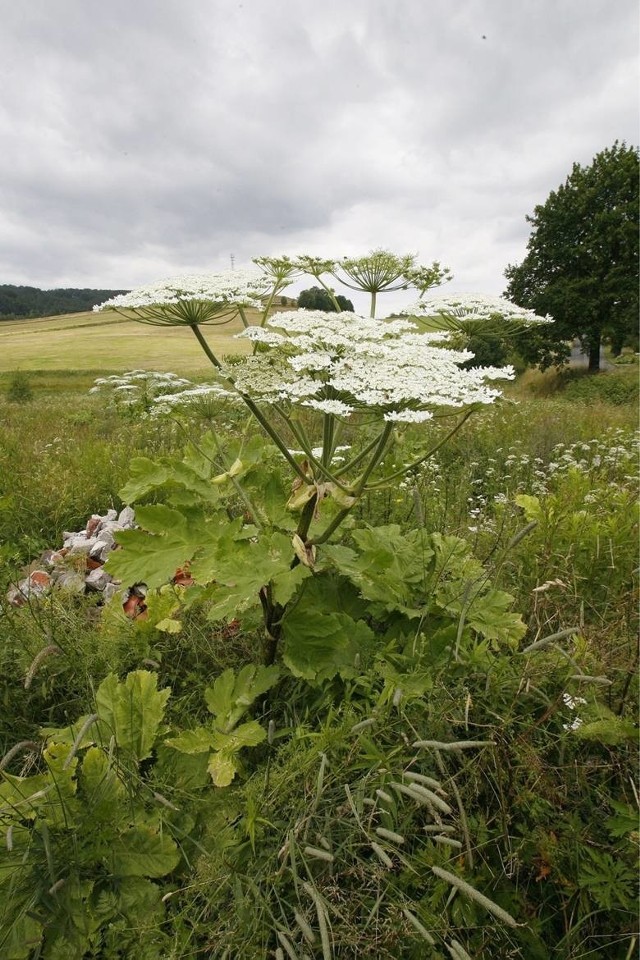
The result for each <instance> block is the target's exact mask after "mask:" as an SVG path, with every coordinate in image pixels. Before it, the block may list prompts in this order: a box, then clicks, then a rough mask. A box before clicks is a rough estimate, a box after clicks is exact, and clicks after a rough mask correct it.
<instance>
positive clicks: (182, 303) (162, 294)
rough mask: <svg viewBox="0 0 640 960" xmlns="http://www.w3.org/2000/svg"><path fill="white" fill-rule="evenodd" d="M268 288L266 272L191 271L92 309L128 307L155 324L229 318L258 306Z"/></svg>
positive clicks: (146, 320) (186, 323) (112, 299)
mask: <svg viewBox="0 0 640 960" xmlns="http://www.w3.org/2000/svg"><path fill="white" fill-rule="evenodd" d="M270 289H271V281H270V279H269V277H268V276H265V275H262V276H261V275H260V274H257V273H253V272H250V271H246V270H231V271H228V272H226V273H193V274H186V275H184V276H177V277H168V278H167V279H165V280H160V281H158V282H157V283H151V284H147V285H145V286H142V287H137V288H136V289H135V290H131V291H130V292H129V293H122V294H119V295H118V296H116V297H112V298H111V299H110V300H106V301H105V302H104V303H101V304H98V305H96V306H95V307H94V308H93V309H94V310H96V311H101V310H132V311H133V312H134V314H135V316H136V318H137V319H138V320H143V321H144V322H146V323H152V324H159V325H187V326H194V325H196V324H199V323H209V322H212V321H217V322H221V319H222V317H225V318H226V319H225V321H224V322H226V320H228V319H231V316H233V315H235V313H236V312H237V311H238V309H239V308H243V307H255V308H256V309H260V308H261V307H262V299H261V298H262V297H265V296H266V295H267V294H268V293H269V291H270Z"/></svg>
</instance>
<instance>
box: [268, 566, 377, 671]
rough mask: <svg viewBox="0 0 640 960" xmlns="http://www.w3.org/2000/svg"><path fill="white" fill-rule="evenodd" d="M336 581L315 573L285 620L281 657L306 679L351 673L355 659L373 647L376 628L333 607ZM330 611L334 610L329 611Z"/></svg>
mask: <svg viewBox="0 0 640 960" xmlns="http://www.w3.org/2000/svg"><path fill="white" fill-rule="evenodd" d="M334 599H335V594H334V581H333V580H332V578H330V577H326V576H322V575H320V576H315V577H313V578H312V579H311V580H307V581H306V583H305V584H304V587H303V590H302V593H301V596H300V599H299V600H298V601H297V602H296V603H295V604H293V606H292V607H291V609H289V610H288V611H287V612H286V613H285V615H284V617H283V619H282V637H283V650H282V656H283V659H284V662H285V663H286V664H287V666H288V667H289V669H290V670H291V672H292V673H294V674H295V675H296V676H298V677H304V678H305V679H307V680H320V679H327V678H331V677H333V676H335V675H336V673H340V674H341V675H342V676H351V675H353V673H354V668H355V664H356V658H357V656H358V655H360V654H362V653H363V652H365V651H366V650H367V648H369V647H370V646H371V642H372V640H373V631H372V630H371V629H370V627H369V626H368V625H367V624H366V623H365V622H364V621H362V620H354V619H353V618H352V617H350V616H349V614H348V613H345V612H342V611H336V610H335V609H332V607H335V604H334V603H333V602H332V601H333V600H334ZM326 610H331V611H332V612H331V613H326V612H325V611H326Z"/></svg>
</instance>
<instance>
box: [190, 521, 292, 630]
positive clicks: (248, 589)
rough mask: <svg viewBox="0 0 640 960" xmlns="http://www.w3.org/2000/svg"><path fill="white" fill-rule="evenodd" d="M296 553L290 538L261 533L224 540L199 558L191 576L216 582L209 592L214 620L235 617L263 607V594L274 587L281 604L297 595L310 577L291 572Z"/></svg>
mask: <svg viewBox="0 0 640 960" xmlns="http://www.w3.org/2000/svg"><path fill="white" fill-rule="evenodd" d="M293 557H294V553H293V547H292V546H291V540H290V538H289V537H288V536H287V535H286V534H282V533H277V532H272V533H261V534H260V535H259V536H258V537H257V538H255V539H251V540H247V539H238V538H236V539H233V540H231V539H230V538H229V537H224V538H220V539H219V540H218V541H217V542H216V543H212V544H210V545H209V546H208V547H207V550H206V552H204V551H203V552H202V553H201V554H200V556H198V557H196V559H195V560H194V561H193V563H192V565H191V572H192V574H193V576H194V577H195V579H196V580H197V581H198V582H200V583H206V582H208V581H210V580H215V587H214V588H212V590H211V591H210V592H209V597H210V599H211V600H212V601H213V602H212V605H211V608H210V618H211V619H212V620H222V619H224V618H226V617H235V616H238V615H239V614H241V613H242V612H243V611H245V610H247V609H250V608H251V607H255V606H258V605H259V604H260V590H261V589H262V587H264V586H265V585H267V584H269V583H272V584H273V588H274V590H275V591H276V592H277V594H278V597H279V599H280V600H284V601H285V602H286V601H287V600H288V599H289V598H290V597H291V596H292V595H293V593H294V592H295V590H296V589H297V587H298V585H299V583H300V582H301V581H302V580H303V579H304V578H305V576H307V574H302V573H300V574H295V575H292V572H291V561H292V560H293Z"/></svg>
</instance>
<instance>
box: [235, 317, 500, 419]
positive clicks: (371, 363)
mask: <svg viewBox="0 0 640 960" xmlns="http://www.w3.org/2000/svg"><path fill="white" fill-rule="evenodd" d="M418 330H419V328H418V327H417V325H416V324H415V323H414V322H413V321H411V320H409V319H405V318H401V319H394V320H376V319H373V318H372V317H361V316H358V315H357V314H355V313H346V312H345V313H325V312H323V311H319V310H298V311H289V312H284V313H279V314H276V315H275V316H273V317H272V318H271V319H270V320H269V322H268V325H267V327H266V328H265V329H262V330H260V331H259V332H258V333H256V332H255V330H254V328H250V329H248V330H246V331H244V332H243V333H241V334H238V336H240V337H246V338H248V339H250V340H254V341H258V342H260V343H262V344H265V345H266V346H267V347H270V349H268V350H267V352H262V353H258V354H255V355H254V356H252V357H248V358H246V359H245V360H242V361H240V362H239V363H238V364H234V367H233V377H234V380H235V385H236V388H237V389H238V390H239V391H240V392H241V393H243V394H246V395H248V396H250V397H253V398H254V399H255V400H258V401H261V402H266V403H281V402H283V401H289V402H291V403H294V404H295V403H302V404H303V405H304V406H307V407H312V408H314V409H316V410H320V411H321V412H323V413H328V414H333V415H335V416H338V417H348V416H349V415H350V414H351V413H352V412H353V411H354V410H368V411H372V412H373V411H375V412H377V413H379V414H380V415H382V417H383V418H384V420H385V421H386V422H388V423H422V422H424V421H426V420H428V419H430V418H431V416H432V411H433V410H434V409H436V408H440V407H453V408H457V409H460V408H464V407H469V406H475V405H476V404H485V403H492V402H493V401H494V400H495V399H496V398H497V397H498V396H499V395H500V394H499V391H497V390H495V389H493V388H491V387H489V386H488V385H487V382H486V381H489V380H495V379H499V378H500V379H506V380H509V379H512V378H513V376H514V374H513V370H512V368H510V367H509V368H505V369H503V370H499V369H496V368H494V367H484V368H483V367H477V368H474V369H473V370H465V369H461V365H462V364H464V363H465V361H467V360H470V359H471V358H472V357H473V354H472V353H470V352H469V351H465V350H450V349H444V348H442V347H440V346H439V345H438V344H439V342H440V341H441V339H442V334H441V333H435V334H429V333H420V332H418Z"/></svg>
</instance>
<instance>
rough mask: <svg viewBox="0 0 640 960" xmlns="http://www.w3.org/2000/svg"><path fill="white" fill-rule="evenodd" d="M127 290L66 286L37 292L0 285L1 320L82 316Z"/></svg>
mask: <svg viewBox="0 0 640 960" xmlns="http://www.w3.org/2000/svg"><path fill="white" fill-rule="evenodd" d="M126 292H127V291H126V290H93V289H88V288H82V289H79V288H76V287H65V288H59V289H56V290H40V289H39V288H38V287H20V286H16V285H15V284H12V283H4V284H0V320H3V319H4V320H9V319H14V318H15V319H17V318H19V317H54V316H58V315H59V314H61V313H82V312H83V311H85V310H91V309H92V308H93V307H94V306H95V305H96V304H97V303H102V301H103V300H108V299H109V298H110V297H113V296H114V295H115V294H119V293H126Z"/></svg>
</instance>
